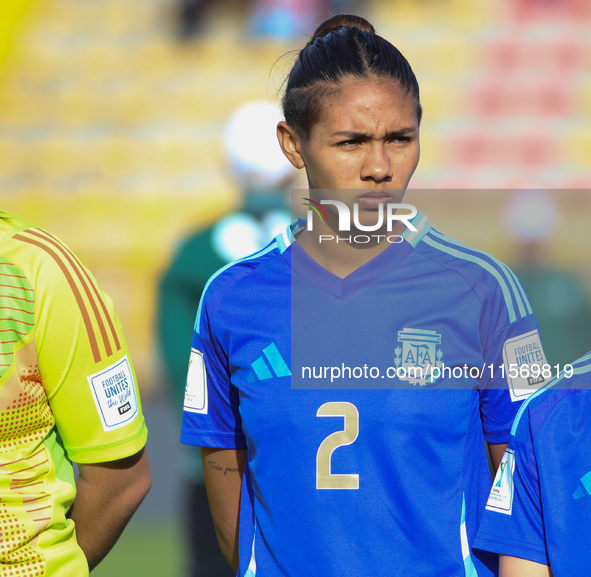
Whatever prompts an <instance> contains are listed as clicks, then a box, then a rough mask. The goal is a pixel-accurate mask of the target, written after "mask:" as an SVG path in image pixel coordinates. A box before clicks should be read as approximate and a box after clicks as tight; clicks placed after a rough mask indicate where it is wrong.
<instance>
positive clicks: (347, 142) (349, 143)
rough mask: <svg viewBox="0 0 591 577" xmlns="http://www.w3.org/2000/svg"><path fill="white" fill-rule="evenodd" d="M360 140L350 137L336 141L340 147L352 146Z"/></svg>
mask: <svg viewBox="0 0 591 577" xmlns="http://www.w3.org/2000/svg"><path fill="white" fill-rule="evenodd" d="M360 142H361V141H360V140H359V139H358V138H352V139H350V140H343V141H342V142H338V143H337V146H339V147H341V148H351V147H352V146H355V145H357V144H359V143H360Z"/></svg>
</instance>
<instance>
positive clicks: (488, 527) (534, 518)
mask: <svg viewBox="0 0 591 577" xmlns="http://www.w3.org/2000/svg"><path fill="white" fill-rule="evenodd" d="M573 367H574V374H573V376H572V377H571V378H567V376H566V375H567V374H568V373H564V372H562V373H561V374H560V375H559V376H557V377H556V378H555V379H554V380H552V381H551V382H550V383H549V385H548V386H547V387H545V388H544V389H542V390H540V391H538V392H537V393H535V394H534V395H532V396H531V397H530V398H529V400H528V401H527V402H526V403H524V404H523V405H522V408H521V410H520V412H519V413H518V415H517V418H516V419H515V423H514V425H513V429H512V430H511V440H510V441H509V446H508V447H507V452H506V453H505V457H504V458H503V464H502V466H501V468H500V469H499V471H498V472H497V477H496V479H495V483H494V484H493V488H492V492H491V496H490V498H489V502H488V504H487V507H486V509H487V510H486V511H485V514H484V518H483V521H482V524H481V526H480V529H479V531H478V538H477V540H476V545H475V546H476V547H478V548H479V549H483V550H486V551H494V552H495V553H501V554H504V555H510V556H511V557H519V558H521V559H528V560H530V561H535V562H536V563H542V564H543V565H550V566H551V568H552V571H553V574H554V577H587V576H588V575H589V572H590V571H589V566H590V564H591V557H590V555H591V537H590V535H591V462H590V460H589V453H588V451H590V450H591V427H590V426H589V424H590V415H591V390H589V388H590V385H591V353H588V354H587V355H586V356H584V357H582V358H581V359H579V360H578V361H577V362H575V363H573ZM566 387H568V388H566ZM503 465H504V466H503ZM501 469H502V470H501Z"/></svg>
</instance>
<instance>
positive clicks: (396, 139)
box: [388, 136, 413, 143]
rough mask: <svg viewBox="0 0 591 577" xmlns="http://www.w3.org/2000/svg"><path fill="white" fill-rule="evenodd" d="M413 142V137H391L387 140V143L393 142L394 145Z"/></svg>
mask: <svg viewBox="0 0 591 577" xmlns="http://www.w3.org/2000/svg"><path fill="white" fill-rule="evenodd" d="M412 141H413V137H412V136H392V137H391V138H389V139H388V142H394V143H400V142H402V143H406V142H412Z"/></svg>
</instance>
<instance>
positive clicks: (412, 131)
mask: <svg viewBox="0 0 591 577" xmlns="http://www.w3.org/2000/svg"><path fill="white" fill-rule="evenodd" d="M416 131H417V129H416V128H415V127H414V126H411V127H408V128H401V129H400V130H393V131H392V132H388V134H386V138H392V137H397V136H408V135H409V134H415V133H416ZM331 136H344V137H346V138H351V139H356V138H365V139H369V138H372V137H371V136H370V135H369V134H367V133H365V132H355V131H352V130H343V131H341V132H333V133H332V134H331Z"/></svg>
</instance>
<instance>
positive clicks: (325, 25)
mask: <svg viewBox="0 0 591 577" xmlns="http://www.w3.org/2000/svg"><path fill="white" fill-rule="evenodd" d="M346 27H357V28H359V29H361V30H363V31H364V32H369V33H371V34H375V33H376V30H375V28H374V27H373V26H372V25H371V24H370V23H369V22H368V21H367V20H366V19H365V18H361V16H355V15H354V14H336V15H335V16H331V17H330V18H328V19H327V20H325V21H324V22H322V24H320V25H319V26H318V28H316V30H315V31H314V34H313V35H312V38H311V39H310V42H308V46H309V45H310V44H314V41H315V40H316V39H317V38H324V37H325V36H326V35H327V34H330V33H331V32H336V31H337V30H340V29H341V28H346Z"/></svg>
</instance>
